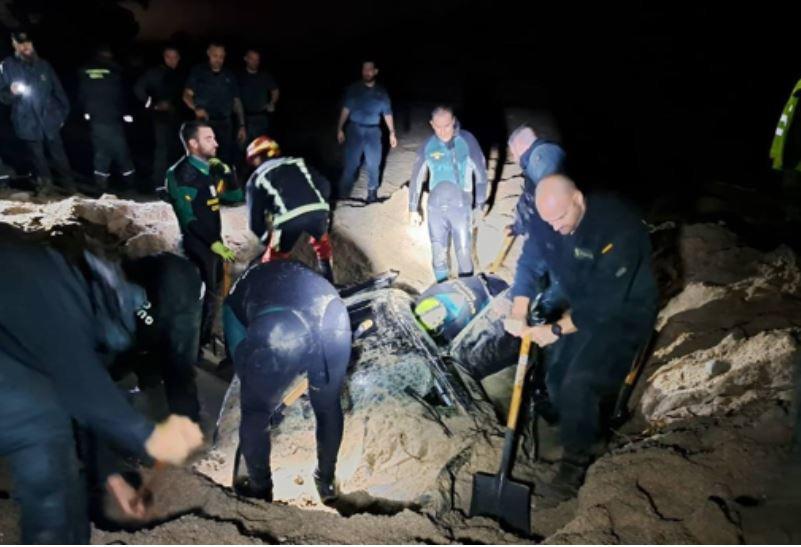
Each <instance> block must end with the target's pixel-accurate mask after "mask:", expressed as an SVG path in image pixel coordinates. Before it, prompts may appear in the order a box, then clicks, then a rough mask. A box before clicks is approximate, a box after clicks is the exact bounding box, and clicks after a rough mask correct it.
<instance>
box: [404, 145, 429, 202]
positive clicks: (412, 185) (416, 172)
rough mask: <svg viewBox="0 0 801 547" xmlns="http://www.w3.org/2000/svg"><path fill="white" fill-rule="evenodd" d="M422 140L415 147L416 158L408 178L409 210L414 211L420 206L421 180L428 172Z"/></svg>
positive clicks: (423, 179) (424, 146)
mask: <svg viewBox="0 0 801 547" xmlns="http://www.w3.org/2000/svg"><path fill="white" fill-rule="evenodd" d="M427 144H428V141H427V140H426V142H424V143H423V144H422V145H421V146H420V148H418V149H417V159H416V160H415V162H414V167H413V168H412V176H411V178H410V179H409V212H410V213H416V212H417V210H418V209H419V208H420V194H421V193H422V191H423V181H425V179H426V175H427V174H428V163H426V145H427Z"/></svg>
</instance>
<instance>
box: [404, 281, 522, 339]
mask: <svg viewBox="0 0 801 547" xmlns="http://www.w3.org/2000/svg"><path fill="white" fill-rule="evenodd" d="M507 288H509V285H507V283H506V282H505V281H504V280H503V279H501V278H499V277H496V276H494V275H485V274H479V275H476V276H473V277H463V278H460V279H454V280H451V281H445V282H442V283H437V284H436V285H434V286H433V287H431V288H429V289H428V290H427V291H425V292H424V293H423V294H421V295H420V296H419V297H418V298H417V300H416V302H415V307H414V313H415V315H416V316H417V318H418V320H419V321H420V322H421V323H422V324H423V326H424V327H426V329H427V330H428V331H429V332H430V333H431V334H432V335H433V336H435V337H436V338H438V339H440V340H443V341H445V342H450V341H451V340H453V339H454V338H456V336H457V335H458V334H459V333H460V332H461V331H462V329H464V328H465V327H466V326H467V325H468V324H469V323H470V321H471V320H472V319H473V318H474V317H475V316H476V315H478V314H479V313H480V312H481V310H483V309H484V308H485V307H486V306H487V305H488V304H489V303H490V302H491V301H492V299H493V297H495V296H497V295H498V294H500V293H501V292H503V291H504V290H506V289H507Z"/></svg>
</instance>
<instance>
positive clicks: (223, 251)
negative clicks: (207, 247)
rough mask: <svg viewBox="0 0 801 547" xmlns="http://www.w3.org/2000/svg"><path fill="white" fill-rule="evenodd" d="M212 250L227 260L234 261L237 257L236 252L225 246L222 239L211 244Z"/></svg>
mask: <svg viewBox="0 0 801 547" xmlns="http://www.w3.org/2000/svg"><path fill="white" fill-rule="evenodd" d="M211 252H212V253H214V254H216V255H219V256H220V258H222V259H223V260H225V261H226V262H233V261H234V260H235V259H236V253H234V252H233V251H232V250H231V249H229V248H228V247H226V246H225V244H224V243H223V242H222V241H215V242H214V243H212V244H211Z"/></svg>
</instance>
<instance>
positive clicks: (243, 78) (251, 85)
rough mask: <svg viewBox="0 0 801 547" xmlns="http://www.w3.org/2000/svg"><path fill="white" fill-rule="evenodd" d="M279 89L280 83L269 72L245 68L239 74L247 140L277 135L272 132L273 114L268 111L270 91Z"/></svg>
mask: <svg viewBox="0 0 801 547" xmlns="http://www.w3.org/2000/svg"><path fill="white" fill-rule="evenodd" d="M276 89H278V83H277V82H276V81H275V78H273V75H272V74H270V73H269V72H265V71H263V70H260V71H258V72H256V73H255V74H253V73H251V72H248V71H247V70H243V71H242V72H241V73H240V75H239V91H240V93H241V94H242V107H243V108H244V109H245V127H246V128H247V142H253V139H255V138H256V137H260V136H262V135H269V136H271V137H275V135H273V134H272V133H271V131H272V129H273V127H272V125H273V124H272V114H271V113H270V112H268V110H267V107H268V106H269V105H270V92H271V91H275V90H276Z"/></svg>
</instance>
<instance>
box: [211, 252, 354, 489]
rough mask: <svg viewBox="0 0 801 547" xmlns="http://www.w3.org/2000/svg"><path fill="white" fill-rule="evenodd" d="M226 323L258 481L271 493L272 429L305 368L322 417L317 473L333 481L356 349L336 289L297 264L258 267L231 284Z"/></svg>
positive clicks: (244, 444)
mask: <svg viewBox="0 0 801 547" xmlns="http://www.w3.org/2000/svg"><path fill="white" fill-rule="evenodd" d="M223 320H224V323H225V337H226V343H227V345H228V351H229V352H230V354H231V355H232V356H233V359H234V365H235V367H236V373H237V375H238V376H239V379H240V381H241V382H242V394H241V405H242V422H241V424H240V428H239V438H240V446H241V450H242V455H243V456H244V457H245V461H246V463H247V467H248V473H249V478H250V481H251V483H252V484H253V486H254V487H255V488H256V489H257V490H269V492H270V495H271V494H272V476H271V473H270V467H269V461H270V432H269V427H268V426H269V423H270V419H271V416H272V414H273V411H274V410H275V408H276V407H277V406H278V404H279V402H280V401H281V396H282V394H283V392H284V390H285V389H286V388H287V387H289V385H290V383H291V382H292V380H293V379H294V378H295V377H296V376H298V375H299V374H302V373H303V372H306V373H307V374H308V378H309V384H310V387H309V397H310V400H311V404H312V408H313V410H314V416H315V420H316V437H317V462H318V470H319V475H320V476H321V477H322V478H323V479H324V480H327V481H333V477H334V471H335V468H336V460H337V452H338V451H339V445H340V443H341V442H342V427H343V421H344V418H343V414H342V406H341V403H340V392H341V390H342V384H343V382H344V379H345V373H346V370H347V367H348V363H349V361H350V352H351V330H350V320H349V318H348V312H347V308H346V307H345V303H344V302H343V301H342V299H340V297H339V294H338V293H337V291H336V290H335V289H334V287H333V286H332V285H331V284H330V283H329V282H327V281H326V280H325V279H323V278H322V277H321V276H319V275H318V274H317V273H315V272H314V271H312V270H310V269H309V268H307V267H306V266H303V265H302V264H300V263H298V262H294V261H288V260H287V261H285V260H281V261H276V262H269V263H266V264H260V265H256V266H253V267H251V268H250V269H249V270H247V271H246V272H245V273H244V274H242V276H241V277H240V278H239V279H238V280H237V281H236V283H235V284H234V286H233V287H232V289H231V293H230V295H229V296H228V298H227V299H226V301H225V306H224V308H223Z"/></svg>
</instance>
